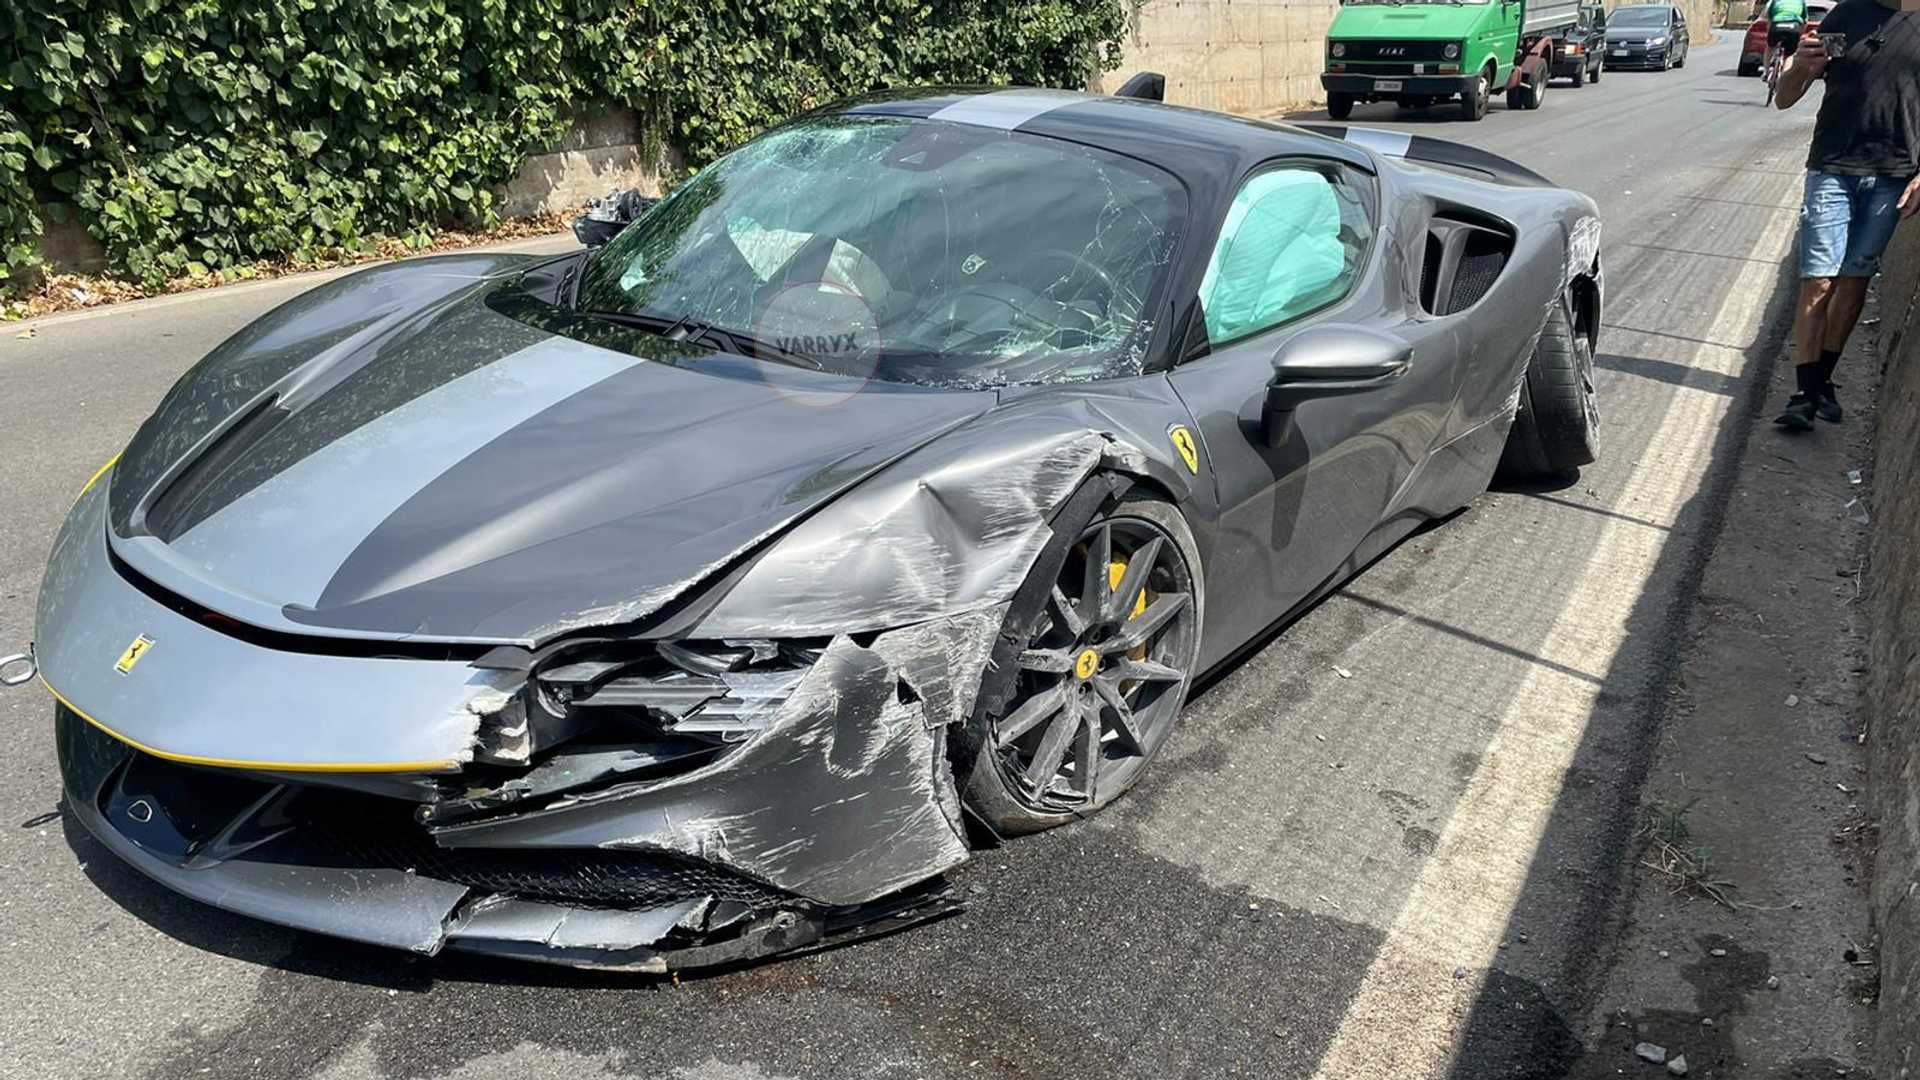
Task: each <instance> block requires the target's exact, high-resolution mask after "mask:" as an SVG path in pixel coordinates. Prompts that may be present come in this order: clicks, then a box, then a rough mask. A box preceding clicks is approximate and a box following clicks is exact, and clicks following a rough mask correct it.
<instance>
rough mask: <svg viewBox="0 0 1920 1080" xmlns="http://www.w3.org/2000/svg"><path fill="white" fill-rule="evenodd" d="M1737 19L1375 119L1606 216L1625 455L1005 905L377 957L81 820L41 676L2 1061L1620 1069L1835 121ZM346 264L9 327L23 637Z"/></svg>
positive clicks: (732, 1069) (1336, 644) (1517, 500)
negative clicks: (1459, 104) (1812, 197)
mask: <svg viewBox="0 0 1920 1080" xmlns="http://www.w3.org/2000/svg"><path fill="white" fill-rule="evenodd" d="M1727 37H1728V40H1726V41H1725V42H1723V43H1722V44H1719V45H1717V46H1712V47H1702V48H1697V49H1696V50H1695V51H1694V52H1693V55H1692V58H1691V60H1690V62H1689V63H1688V65H1687V67H1686V68H1685V69H1684V70H1680V71H1674V72H1668V73H1644V74H1643V73H1628V72H1611V73H1608V74H1607V75H1606V77H1605V79H1604V80H1603V81H1602V82H1601V83H1600V84H1599V85H1597V86H1589V87H1585V88H1583V89H1580V90H1577V91H1576V90H1573V89H1571V88H1569V87H1566V86H1565V85H1564V84H1560V85H1557V86H1556V87H1555V88H1554V89H1553V90H1552V91H1551V92H1550V93H1549V94H1548V95H1547V100H1546V102H1545V104H1544V107H1543V108H1541V109H1540V110H1539V111H1535V112H1508V111H1505V110H1504V108H1503V107H1502V106H1501V105H1499V104H1498V103H1496V104H1495V106H1494V108H1493V110H1492V112H1491V113H1490V115H1489V116H1488V117H1487V118H1486V120H1485V121H1484V122H1482V123H1480V124H1477V125H1472V124H1464V123H1458V122H1453V121H1450V120H1448V119H1445V118H1444V117H1442V116H1440V115H1438V114H1435V115H1433V116H1426V115H1420V114H1396V113H1395V112H1394V111H1393V110H1392V109H1390V108H1388V107H1385V106H1362V107H1361V108H1360V109H1359V110H1358V111H1357V112H1356V114H1355V117H1354V121H1353V122H1355V123H1368V124H1381V125H1385V126H1392V127H1396V128H1401V129H1405V130H1417V131H1420V132H1423V133H1426V134H1431V135H1436V136H1441V137H1446V138H1454V139H1459V140H1463V141H1467V142H1471V143H1475V144H1477V145H1480V146H1484V147H1486V148H1488V149H1491V150H1494V151H1496V152H1499V153H1503V154H1507V155H1509V156H1511V157H1514V158H1516V159H1518V160H1519V161H1521V162H1523V163H1525V164H1527V165H1530V166H1532V167H1533V168H1535V169H1537V170H1539V171H1540V172H1543V173H1545V174H1546V175H1548V176H1549V177H1552V178H1554V179H1555V180H1557V181H1559V182H1561V183H1564V184H1566V185H1568V186H1570V187H1574V188H1578V189H1580V190H1583V191H1586V192H1588V193H1589V194H1591V195H1592V196H1593V197H1594V198H1596V199H1597V200H1598V201H1599V203H1600V206H1601V208H1602V211H1603V212H1604V215H1605V218H1606V222H1607V233H1606V240H1605V248H1604V251H1605V261H1606V272H1607V284H1608V290H1609V296H1608V299H1609V301H1610V306H1609V309H1608V312H1607V323H1608V326H1607V329H1606V331H1605V334H1604V336H1603V339H1602V350H1601V351H1602V354H1603V355H1602V356H1601V357H1600V358H1599V361H1598V363H1599V367H1600V373H1599V378H1600V393H1601V398H1602V407H1603V409H1604V411H1605V424H1606V427H1605V431H1604V436H1603V454H1604V458H1603V460H1602V461H1601V462H1600V463H1599V464H1597V465H1595V466H1593V467H1591V468H1589V469H1587V470H1586V471H1585V473H1584V474H1583V475H1582V476H1581V477H1580V479H1579V481H1578V482H1577V483H1576V484H1574V485H1572V486H1570V487H1566V488H1563V489H1561V490H1555V491H1537V492H1520V491H1504V492H1495V493H1493V494H1490V495H1488V496H1487V497H1485V498H1483V499H1482V500H1481V501H1480V502H1479V503H1478V504H1477V505H1475V506H1474V507H1473V508H1472V509H1471V510H1469V511H1468V512H1466V513H1465V514H1462V515H1460V516H1459V517H1457V518H1455V519H1454V520H1452V521H1451V522H1449V523H1447V524H1445V525H1443V526H1441V527H1438V528H1435V529H1432V530H1430V531H1427V532H1423V533H1421V534H1419V535H1417V536H1415V537H1414V538H1412V539H1410V540H1409V541H1407V542H1406V543H1405V544H1403V545H1402V546H1401V547H1399V548H1398V549H1397V550H1395V551H1394V552H1392V553H1391V554H1389V555H1388V556H1387V557H1385V558H1384V559H1382V560H1381V561H1380V562H1378V563H1377V564H1376V565H1374V566H1373V567H1372V568H1370V569H1369V570H1367V571H1366V572H1365V573H1364V574H1363V575H1361V576H1360V577H1359V578H1358V579H1356V580H1355V581H1354V582H1353V583H1352V584H1350V585H1349V586H1348V587H1347V588H1346V589H1345V590H1344V591H1343V592H1342V593H1340V594H1338V595H1336V596H1334V597H1332V598H1331V599H1329V600H1328V601H1326V602H1325V603H1323V604H1321V605H1320V606H1319V607H1318V608H1316V609H1315V610H1313V611H1311V612H1310V613H1308V614H1307V615H1306V616H1305V617H1304V618H1303V619H1301V620H1300V621H1299V622H1297V623H1296V624H1295V625H1294V626H1292V627H1291V628H1289V629H1288V630H1287V631H1286V632H1285V633H1284V634H1283V635H1282V636H1280V637H1278V638H1276V639H1275V640H1274V641H1272V642H1271V643H1270V644H1268V645H1267V646H1266V647H1265V648H1263V649H1262V650H1261V651H1259V652H1258V653H1256V654H1255V655H1253V656H1252V657H1251V658H1249V659H1247V660H1246V661H1244V662H1243V663H1241V664H1239V665H1238V666H1237V667H1234V668H1233V669H1231V670H1230V671H1228V672H1227V673H1225V674H1224V675H1223V676H1222V677H1220V678H1219V679H1217V680H1216V681H1215V682H1214V683H1213V685H1211V686H1210V687H1209V688H1207V689H1206V690H1205V691H1204V692H1203V693H1202V694H1201V695H1200V696H1199V697H1198V698H1197V699H1196V700H1195V701H1194V702H1193V703H1192V705H1191V706H1190V707H1189V708H1188V710H1187V712H1186V714H1185V718H1184V720H1183V726H1182V728H1181V730H1180V732H1179V733H1178V735H1177V737H1176V738H1175V739H1174V741H1173V743H1172V744H1171V746H1170V748H1169V752H1168V754H1167V756H1166V757H1165V758H1164V759H1163V760H1162V761H1160V762H1159V763H1158V764H1157V766H1156V767H1155V769H1154V770H1153V771H1152V773H1151V775H1150V776H1149V777H1148V778H1147V779H1146V780H1145V781H1144V782H1143V784H1142V785H1141V787H1140V788H1139V789H1138V790H1137V791H1136V792H1135V793H1134V794H1132V795H1130V796H1129V797H1128V798H1126V799H1125V800H1122V802H1121V803H1119V804H1117V805H1116V806H1114V807H1113V808H1112V809H1111V810H1109V811H1108V812H1107V813H1106V814H1105V815H1104V816H1103V817H1101V818H1099V819H1097V820H1094V821H1090V822H1087V823H1083V824H1079V825H1076V826H1073V827H1069V828H1065V829H1061V830H1058V831H1056V832H1053V833H1051V834H1047V835H1044V836H1038V837H1031V838H1027V839H1023V840H1019V841H1017V842H1014V843H1012V844H1009V845H1008V846H1006V847H1004V848H1001V849H999V850H995V851H989V852H985V853H982V854H981V855H980V856H979V857H978V858H977V859H975V860H974V861H973V862H972V863H971V864H969V865H968V866H966V867H963V868H962V869H961V870H960V871H959V872H958V873H957V874H956V875H955V879H956V883H957V886H958V888H959V889H960V890H961V891H962V892H963V893H965V894H966V895H967V896H968V898H969V900H970V902H971V908H970V910H968V911H967V912H966V913H965V914H963V915H960V916H958V917H954V918H949V919H947V920H945V921H942V922H939V923H935V924H932V925H928V926H923V927H920V928H917V929H914V930H911V931H908V932H906V933H902V934H897V935H894V936H892V937H888V938H884V939H880V940H876V941H871V942H866V943H862V944H858V945H855V946H852V947H849V948H843V949H839V950H835V951H832V952H828V953H824V954H820V955H816V956H811V957H805V958H801V959H796V960H790V961H786V962H781V963H776V964H771V965H767V966H763V967H759V968H754V969H749V970H746V971H741V972H735V973H731V974H725V975H720V976H715V977H709V978H701V979H689V980H686V981H684V982H682V983H680V984H678V985H673V984H671V983H661V982H658V981H653V980H648V979H644V978H639V977H606V976H595V975H582V974H575V973H571V972H565V971H553V970H547V969H539V968H528V967H519V966H502V965H499V964H494V963H483V962H478V961H475V960H471V959H458V958H449V959H442V960H438V961H424V960H417V959H412V958H409V957H405V956H402V955H399V954H393V953H387V952H381V951H376V950H371V949H362V948H357V947H351V946H346V945H342V944H338V943H334V942H330V941H326V940H323V939H320V938H315V937H309V936H304V935H300V934H296V933H291V932H287V931H282V930H279V929H276V928H273V927H269V926H266V925H264V924H260V923H256V922H252V921H249V920H246V919H243V918H238V917H234V916H229V915H225V914H222V913H220V912H218V911H215V910H212V909H210V908H205V907H201V906H198V905H196V904H193V903H191V902H188V901H185V900H182V899H178V898H176V897H174V896H173V895H171V894H169V893H167V892H165V891H163V890H161V889H160V888H158V887H156V886H153V885H151V884H148V883H147V882H146V881H145V880H144V879H142V878H140V877H139V876H137V875H136V874H134V873H133V872H132V871H130V870H128V869H126V868H124V867H122V866H120V865H119V864H117V863H116V862H115V861H114V860H113V859H112V857H111V856H109V855H107V854H106V853H105V852H104V851H103V850H101V849H100V848H99V847H98V846H97V845H95V844H93V843H91V842H90V841H88V840H87V839H86V838H85V837H84V836H82V835H80V834H78V832H77V831H76V829H75V828H74V827H72V826H70V825H69V824H68V823H67V822H65V821H64V820H63V819H62V817H61V815H60V810H59V786H58V782H57V777H56V770H55V765H54V758H53V745H52V740H51V738H50V737H49V731H48V718H49V714H50V703H49V701H48V700H47V698H46V695H45V693H44V691H42V690H40V689H38V688H34V689H21V690H15V691H11V692H0V730H4V731H5V732H6V733H7V736H8V737H7V746H8V751H9V752H8V754H7V765H8V770H7V773H6V782H5V783H4V785H0V883H3V887H0V946H4V947H3V948H0V1017H4V1018H5V1019H4V1022H0V1075H4V1076H6V1077H34V1078H46V1077H89V1078H91V1077H108V1076H112V1077H151V1078H156V1080H158V1078H173V1077H181V1078H193V1077H213V1078H221V1077H329V1078H334V1077H338V1078H349V1077H482V1076H488V1077H491V1076H506V1077H514V1078H525V1080H538V1078H543V1077H569V1078H572V1077H587V1076H596V1075H602V1074H620V1075H639V1076H667V1077H676V1078H698V1080H727V1078H732V1080H750V1078H751V1080H762V1078H773V1077H806V1078H814V1077H876V1078H878V1077H901V1078H908V1077H974V1076H1021V1077H1038V1076H1082V1077H1096V1076H1098V1077H1106V1076H1155V1077H1173V1076H1238V1075H1245V1076H1260V1077H1326V1078H1335V1077H1393V1078H1417V1077H1428V1076H1436V1077H1437V1076H1453V1077H1458V1078H1460V1080H1478V1078H1481V1077H1495V1076H1538V1077H1551V1076H1560V1075H1564V1074H1565V1073H1567V1072H1568V1071H1569V1070H1572V1071H1575V1072H1585V1071H1587V1070H1589V1069H1591V1068H1593V1067H1594V1066H1595V1065H1597V1062H1592V1061H1587V1062H1585V1063H1583V1062H1582V1061H1581V1060H1580V1058H1581V1048H1580V1046H1579V1040H1578V1035H1577V1032H1579V1031H1580V1030H1581V1026H1582V1022H1583V1018H1584V1010H1585V1008H1586V1007H1587V1004H1588V1003H1589V1001H1590V999H1591V995H1592V993H1593V987H1594V986H1595V985H1596V983H1597V981H1598V978H1599V976H1600V975H1601V974H1603V973H1604V964H1605V963H1606V960H1607V945H1608V941H1609V934H1610V931H1611V927H1612V926H1613V925H1614V922H1613V920H1614V919H1615V918H1616V915H1615V911H1614V901H1615V900H1616V899H1617V898H1618V895H1619V893H1620V886H1621V882H1622V881H1623V875H1624V874H1627V873H1631V870H1630V869H1629V867H1630V865H1631V860H1630V858H1629V846H1628V845H1629V842H1630V831H1631V830H1630V816H1631V811H1632V808H1633V807H1634V806H1635V805H1636V800H1637V798H1638V794H1639V786H1640V783H1641V781H1642V779H1643V775H1644V773H1645V770H1646V762H1647V754H1648V749H1649V746H1650V744H1651V740H1652V739H1653V738H1654V737H1655V735H1656V733H1657V728H1658V724H1659V721H1660V717H1661V706H1662V702H1663V700H1664V699H1665V697H1666V691H1667V687H1668V680H1669V675H1670V672H1671V671H1672V670H1673V667H1674V663H1675V659H1676V656H1677V655H1678V654H1679V652H1680V650H1681V649H1682V648H1683V647H1684V644H1685V643H1684V642H1683V641H1682V640H1680V635H1679V633H1678V627H1679V626H1680V624H1681V620H1682V619H1683V617H1684V615H1685V611H1686V605H1687V604H1688V603H1689V602H1690V600H1691V597H1692V594H1693V591H1694V589H1695V585H1696V582H1697V578H1698V574H1699V569H1700V564H1701V561H1702V559H1703V557H1704V554H1705V539H1706V538H1707V537H1708V535H1710V530H1711V529H1712V527H1713V524H1714V522H1715V521H1716V520H1717V508H1718V506H1719V505H1720V504H1721V502H1722V501H1723V496H1724V493H1725V490H1726V487H1727V483H1728V462H1730V461H1731V460H1732V455H1731V451H1732V450H1733V448H1734V447H1735V446H1736V445H1737V443H1738V434H1739V431H1740V429H1741V425H1742V424H1746V423H1750V422H1751V421H1750V415H1751V413H1752V411H1753V405H1754V403H1753V402H1752V401H1751V400H1750V393H1749V389H1750V387H1751V385H1752V384H1751V378H1752V374H1753V372H1754V371H1756V370H1758V368H1759V366H1760V365H1761V364H1763V363H1765V362H1767V361H1768V360H1769V359H1770V358H1771V357H1772V356H1773V355H1774V352H1775V349H1776V347H1777V342H1778V338H1779V334H1780V332H1781V329H1782V326H1781V324H1780V320H1779V314H1780V311H1781V310H1782V306H1783V302H1784V297H1785V293H1784V291H1783V289H1784V287H1785V284H1786V281H1787V276H1786V273H1785V271H1784V269H1783V259H1784V257H1785V256H1786V255H1787V253H1788V252H1789V250H1790V248H1791V246H1792V228H1793V225H1794V222H1795V212H1794V211H1795V207H1796V206H1797V201H1798V192H1799V186H1800V164H1801V155H1802V154H1803V153H1804V148H1805V146H1806V143H1807V138H1808V136H1809V133H1810V128H1811V121H1812V103H1811V102H1809V103H1807V104H1804V105H1802V106H1801V108H1800V109H1799V110H1797V111H1796V112H1795V113H1793V114H1788V115H1783V114H1780V113H1777V112H1773V111H1770V110H1767V109H1764V108H1763V107H1762V106H1761V97H1762V90H1761V88H1760V84H1759V82H1758V81H1757V80H1754V79H1737V78H1735V77H1734V76H1733V70H1732V69H1733V67H1734V62H1735V58H1736V57H1735V50H1736V49H1737V41H1736V40H1735V39H1734V38H1733V37H1732V35H1727ZM305 284H307V283H299V284H293V285H288V284H270V285H264V286H256V287H250V288H247V289H244V290H239V291H227V292H223V293H218V294H213V295H208V296H201V297H194V298H190V299H186V300H183V301H170V302H165V303H161V304H157V305H145V306H140V307H135V308H129V309H123V310H119V311H108V312H105V313H89V314H86V315H83V316H79V317H69V318H65V319H59V320H54V321H50V322H46V323H43V324H42V325H41V326H40V327H39V329H38V332H37V333H36V334H35V335H34V336H33V337H32V338H31V339H30V340H21V339H18V338H17V337H16V336H15V335H16V334H17V332H18V328H17V327H9V328H6V329H5V330H4V331H0V433H3V434H0V496H3V497H4V500H5V502H4V508H5V512H4V514H0V646H5V645H10V644H24V643H25V642H26V640H27V638H28V636H29V634H30V632H31V621H32V616H31V613H32V608H33V599H34V594H35V590H36V589H37V587H38V583H39V576H40V571H41V567H42V565H43V561H44V558H45V556H46V552H47V549H48V546H49V544H50V543H51V541H52V538H53V535H54V531H55V529H56V527H57V525H58V523H59V520H60V518H61V516H62V515H63V514H64V513H65V511H66V509H67V506H68V504H69V503H70V502H71V501H72V498H73V496H74V493H75V492H76V491H77V490H78V489H79V487H80V486H81V484H82V483H83V482H84V481H85V480H86V478H87V477H88V476H89V475H90V474H91V473H92V472H93V470H94V469H95V468H97V467H98V466H99V464H100V463H101V462H103V461H105V460H106V459H107V458H108V457H109V456H111V455H112V454H113V453H115V452H116V451H117V450H118V449H119V448H120V446H121V445H122V444H123V443H124V442H125V441H126V439H127V438H128V437H129V435H130V434H131V432H132V431H133V429H134V427H135V425H136V424H137V423H138V422H139V420H140V419H141V418H142V417H143V416H144V415H145V414H146V412H147V411H148V410H149V409H150V408H151V406H152V405H153V404H154V402H155V401H157V400H158V398H159V397H160V395H161V394H162V393H163V391H164V390H165V389H166V387H167V386H168V385H169V384H170V383H171V382H172V381H173V380H174V378H175V377H177V375H178V374H179V373H180V372H181V371H182V370H183V369H184V368H186V367H187V366H188V364H190V363H191V362H192V361H193V360H194V359H195V358H197V357H199V356H200V355H201V354H202V353H203V352H205V351H206V350H207V349H208V348H209V347H211V346H212V345H213V344H215V343H216V342H217V341H218V340H220V339H221V338H223V337H224V336H225V335H227V334H228V333H230V332H231V331H233V330H234V329H236V328H238V327H239V326H241V325H242V324H243V323H245V322H246V321H247V320H248V319H250V318H252V317H253V316H255V315H257V314H258V313H260V312H261V311H263V310H264V309H266V308H267V307H268V306H270V305H272V304H273V303H276V302H278V301H279V300H281V299H283V298H285V297H286V296H287V295H290V294H291V293H292V292H293V291H295V290H296V289H298V288H300V287H305ZM4 651H7V650H6V649H5V648H0V652H4ZM213 674H216V675H217V673H213ZM1604 1071H1606V1072H1608V1073H1611V1072H1612V1071H1613V1070H1612V1068H1611V1064H1610V1065H1609V1067H1608V1068H1606V1069H1605V1070H1604Z"/></svg>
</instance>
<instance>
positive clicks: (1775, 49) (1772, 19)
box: [1766, 0, 1807, 72]
mask: <svg viewBox="0 0 1920 1080" xmlns="http://www.w3.org/2000/svg"><path fill="white" fill-rule="evenodd" d="M1806 29H1807V0H1770V2H1769V3H1768V4H1767V59H1766V62H1767V63H1768V64H1770V65H1771V64H1772V63H1773V58H1774V56H1775V55H1777V54H1784V55H1781V61H1782V63H1784V62H1785V60H1786V57H1788V56H1792V55H1793V52H1794V50H1795V49H1798V48H1799V47H1800V35H1801V34H1802V33H1804V32H1805V31H1806ZM1775 70H1776V72H1777V70H1778V68H1777V67H1776V69H1775Z"/></svg>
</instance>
